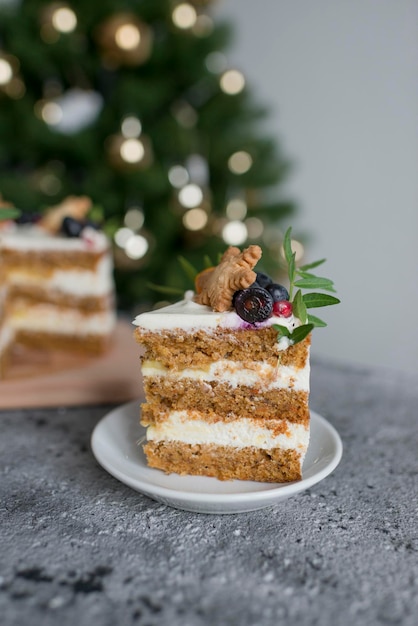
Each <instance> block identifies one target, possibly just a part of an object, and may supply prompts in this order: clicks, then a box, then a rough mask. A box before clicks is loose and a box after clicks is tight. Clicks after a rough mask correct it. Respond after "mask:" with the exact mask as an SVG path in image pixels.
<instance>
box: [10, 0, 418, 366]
mask: <svg viewBox="0 0 418 626" xmlns="http://www.w3.org/2000/svg"><path fill="white" fill-rule="evenodd" d="M417 18H418V5H417V3H416V2H415V1H413V0H398V1H397V2H396V3H395V2H393V0H351V1H350V2H347V1H343V0H333V1H331V0H316V1H315V2H314V3H313V2H311V1H310V0H263V2H262V3H261V4H260V3H255V2H253V1H250V0H224V1H221V0H216V1H213V2H211V1H209V0H189V1H188V2H174V1H172V0H159V1H158V2H155V1H153V0H141V1H139V0H136V1H135V0H124V1H123V2H121V1H119V0H103V1H102V2H100V3H96V2H93V1H92V0H90V1H86V0H73V1H72V2H50V1H45V0H0V193H1V194H2V196H3V199H4V200H6V201H10V202H13V203H14V204H16V206H18V207H19V208H21V209H22V210H23V211H24V212H25V214H27V213H31V214H33V215H34V219H35V216H36V214H37V213H38V212H39V211H42V210H43V209H45V208H47V207H48V206H51V205H54V204H57V203H58V202H59V201H60V200H61V199H62V198H64V197H65V196H66V195H69V194H76V195H77V194H87V195H89V196H90V197H91V198H92V200H93V202H94V203H95V207H94V210H93V215H92V219H95V220H97V221H100V222H101V223H102V225H103V228H104V229H105V231H106V232H107V233H108V235H109V237H110V238H111V240H112V242H113V246H114V254H115V264H116V280H117V288H118V301H119V306H120V307H121V308H123V309H130V308H132V307H135V306H137V305H138V304H139V305H140V306H144V307H146V306H149V305H150V304H152V302H153V301H155V300H156V299H157V298H161V296H160V295H157V294H156V292H155V290H153V289H152V288H151V287H150V283H151V282H152V283H157V284H160V285H176V286H178V287H180V288H184V287H187V286H189V285H188V284H187V282H186V277H185V275H184V272H182V269H181V267H180V264H179V263H178V262H177V261H176V259H177V257H178V255H182V256H184V257H185V258H186V259H187V260H188V261H190V262H191V263H193V264H194V265H195V266H196V267H198V268H199V269H200V268H201V267H202V262H203V258H204V257H205V256H210V257H211V258H212V259H214V260H216V256H217V254H218V253H219V252H220V251H223V250H224V249H225V247H226V246H227V245H238V246H240V247H243V246H245V245H248V244H249V243H259V244H260V245H261V246H262V248H263V269H264V270H265V271H268V272H270V273H272V274H273V275H274V276H276V277H281V275H282V274H281V273H282V260H281V242H282V237H283V233H284V232H285V229H286V228H287V227H288V226H289V225H292V226H293V235H294V237H295V238H296V240H297V241H298V242H299V243H300V247H299V248H298V249H299V250H300V253H301V258H302V260H303V262H310V261H312V260H315V259H317V258H322V257H324V256H325V257H326V258H327V260H328V262H327V264H326V265H325V266H324V270H323V274H325V275H326V276H328V277H330V278H332V279H333V280H334V281H335V284H336V287H337V291H338V296H339V297H340V298H341V300H342V304H340V305H338V306H337V307H330V308H329V309H327V310H326V313H324V315H321V317H324V318H325V319H326V321H327V322H328V324H329V326H328V328H327V329H326V330H323V329H319V330H316V331H315V335H314V343H313V354H314V356H318V357H326V358H331V359H333V360H335V361H341V362H352V363H361V364H364V365H379V366H385V367H392V368H396V369H403V370H415V371H417V370H418V363H417V355H418V330H417V329H416V325H415V324H414V321H415V312H416V310H417V305H418V302H417V300H418V289H417V287H416V274H417V269H418V268H417V265H418V263H417V260H416V257H417V249H416V238H417V232H418V231H417V226H418V224H417V222H418V217H417V199H418V198H417V196H418V193H417V164H418V158H417V157H418V141H417V139H418V137H417V134H418V129H417V124H416V103H417V95H418V93H417V92H418V84H417V80H416V77H417V75H418V72H417V70H418V67H417V65H418V50H417V42H418V36H417V35H418V32H417V31H418V19H417ZM199 265H200V267H199ZM409 317H411V321H410V322H409V323H408V319H409Z"/></svg>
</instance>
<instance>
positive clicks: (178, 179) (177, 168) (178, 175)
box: [168, 165, 189, 189]
mask: <svg viewBox="0 0 418 626" xmlns="http://www.w3.org/2000/svg"><path fill="white" fill-rule="evenodd" d="M168 180H169V181H170V183H171V184H172V185H173V187H176V189H180V188H181V187H184V185H187V183H188V182H189V173H188V171H187V170H186V168H185V167H183V166H182V165H173V167H170V169H169V170H168Z"/></svg>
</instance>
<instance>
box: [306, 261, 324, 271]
mask: <svg viewBox="0 0 418 626" xmlns="http://www.w3.org/2000/svg"><path fill="white" fill-rule="evenodd" d="M325 261H326V259H319V261H313V263H307V264H306V265H301V266H300V268H299V269H300V270H302V272H306V270H313V269H314V267H318V266H319V265H322V263H325Z"/></svg>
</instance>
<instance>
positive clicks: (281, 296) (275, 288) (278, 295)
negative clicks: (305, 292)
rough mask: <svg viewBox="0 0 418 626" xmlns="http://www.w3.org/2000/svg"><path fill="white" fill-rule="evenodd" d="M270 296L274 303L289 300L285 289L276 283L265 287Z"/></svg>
mask: <svg viewBox="0 0 418 626" xmlns="http://www.w3.org/2000/svg"><path fill="white" fill-rule="evenodd" d="M265 288H266V289H267V291H268V292H269V293H270V294H271V296H272V298H273V300H274V302H280V300H289V292H288V291H287V289H286V287H283V285H279V284H278V283H270V284H269V285H267V287H265Z"/></svg>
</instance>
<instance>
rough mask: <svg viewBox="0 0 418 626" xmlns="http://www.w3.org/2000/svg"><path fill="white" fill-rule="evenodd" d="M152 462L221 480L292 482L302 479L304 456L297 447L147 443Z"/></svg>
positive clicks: (173, 470) (169, 470)
mask: <svg viewBox="0 0 418 626" xmlns="http://www.w3.org/2000/svg"><path fill="white" fill-rule="evenodd" d="M144 452H145V454H146V456H147V461H148V465H149V466H150V467H153V468H155V469H160V470H163V471H164V472H166V473H177V474H181V475H183V476H184V475H188V474H191V475H194V476H210V477H213V478H217V479H218V480H234V479H237V480H253V481H257V482H272V483H274V482H278V483H283V482H292V481H294V480H300V479H301V478H302V468H301V466H302V459H301V455H300V454H299V453H298V452H296V451H295V450H280V449H274V450H261V449H258V448H252V447H251V448H240V449H236V448H232V447H230V446H214V445H213V446H212V445H208V444H199V445H196V444H194V445H191V444H186V443H182V442H177V441H175V442H163V441H159V442H153V441H150V442H148V443H146V444H145V445H144Z"/></svg>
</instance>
